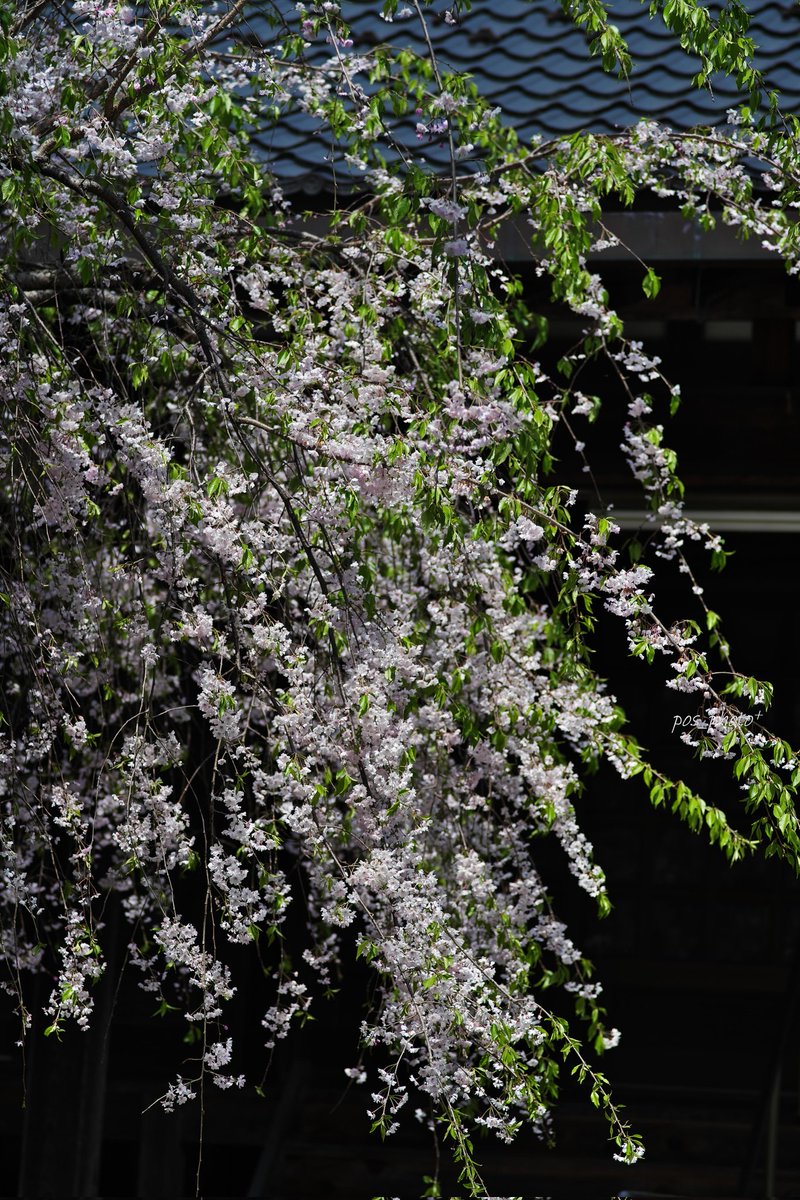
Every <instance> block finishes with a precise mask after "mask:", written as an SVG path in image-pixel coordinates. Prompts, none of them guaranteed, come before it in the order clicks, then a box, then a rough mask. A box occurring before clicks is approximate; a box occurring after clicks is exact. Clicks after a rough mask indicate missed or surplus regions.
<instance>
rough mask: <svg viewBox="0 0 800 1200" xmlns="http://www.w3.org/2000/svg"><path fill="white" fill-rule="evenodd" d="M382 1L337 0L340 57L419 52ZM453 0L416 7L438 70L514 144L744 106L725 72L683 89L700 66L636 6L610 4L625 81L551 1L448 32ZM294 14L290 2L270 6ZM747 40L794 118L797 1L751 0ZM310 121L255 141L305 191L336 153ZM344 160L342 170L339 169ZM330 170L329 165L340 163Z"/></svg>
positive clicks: (316, 55) (470, 15)
mask: <svg viewBox="0 0 800 1200" xmlns="http://www.w3.org/2000/svg"><path fill="white" fill-rule="evenodd" d="M380 2H381V0H341V11H342V17H343V18H344V20H345V21H346V22H347V23H348V24H349V25H350V29H351V36H352V38H353V46H352V48H351V49H350V51H349V53H352V54H356V55H359V54H363V53H364V52H366V51H369V50H370V49H372V48H373V47H374V46H376V45H378V44H381V43H391V44H393V45H396V46H403V47H408V48H410V49H412V50H415V51H417V52H418V53H420V54H425V53H426V52H427V51H426V43H425V38H424V34H423V30H422V28H421V26H420V23H419V20H418V19H417V17H416V15H414V17H413V18H407V19H395V20H394V21H391V22H388V21H385V20H384V19H383V18H382V17H381V15H380ZM451 2H452V0H434V2H433V3H432V4H431V5H429V6H426V7H425V9H424V13H425V18H426V22H427V24H428V29H429V33H430V37H431V40H432V42H433V44H434V46H435V48H436V53H437V57H438V58H439V61H440V64H441V65H442V67H443V69H444V70H446V71H452V72H468V73H469V74H471V76H472V77H473V79H474V81H475V82H476V84H477V86H478V88H479V90H480V92H481V93H482V94H483V95H484V96H486V97H487V98H488V99H490V101H491V102H492V103H493V104H496V105H499V106H500V107H501V109H502V110H503V114H504V118H505V120H506V122H507V123H508V124H511V125H513V127H514V128H515V129H516V130H517V132H518V134H519V135H520V137H521V139H522V140H523V141H525V140H528V139H529V138H530V137H531V136H532V135H534V134H544V135H545V136H552V135H554V134H555V135H558V134H561V133H566V132H568V131H573V130H575V129H580V128H585V129H591V130H593V131H596V132H612V131H613V130H615V129H619V128H625V127H627V126H629V125H631V124H633V123H634V122H635V121H636V120H637V119H638V118H639V117H642V116H646V117H650V118H653V119H655V120H663V121H668V122H670V123H672V124H674V125H678V126H679V127H683V128H688V127H691V126H693V125H699V124H715V123H718V122H722V121H724V120H725V114H726V110H727V109H728V108H729V107H730V106H731V104H733V103H735V102H736V101H737V100H741V99H742V98H743V97H741V96H740V95H739V94H738V93H737V89H736V85H735V83H734V82H733V81H732V80H730V79H726V78H724V77H720V78H715V79H714V80H712V84H713V87H712V90H711V91H699V90H697V89H695V88H693V87H692V84H691V79H692V76H693V75H694V74H695V72H696V70H697V67H698V63H697V61H696V60H693V59H692V58H690V57H688V56H686V55H685V54H683V52H682V51H681V50H680V49H679V47H678V46H677V44H676V41H675V38H674V37H673V35H672V34H671V33H669V31H668V30H667V29H666V28H665V27H664V25H663V23H662V22H661V21H660V19H656V20H650V19H649V18H648V14H647V6H646V5H645V6H644V7H643V5H642V3H641V0H612V3H610V4H609V9H610V11H611V19H612V21H613V22H614V23H615V24H616V25H617V26H618V27H619V29H620V31H621V33H622V34H623V36H624V37H625V38H626V40H627V42H628V44H629V47H630V50H631V53H632V56H633V60H634V61H633V70H632V73H631V77H630V79H629V80H620V79H618V78H616V76H614V75H610V74H607V73H605V72H604V71H603V68H602V64H601V63H600V61H599V60H598V59H597V58H590V57H589V56H588V53H587V47H586V40H585V36H584V34H583V32H582V31H581V30H579V29H577V28H576V27H575V26H574V25H573V24H572V23H571V22H570V21H569V20H568V19H567V18H565V16H564V14H563V12H562V10H561V6H560V4H559V3H558V0H474V3H473V7H472V9H471V11H469V12H466V13H463V14H462V15H461V17H460V18H459V23H458V24H456V25H449V24H447V23H446V22H445V20H444V12H445V10H446V8H447V7H448V4H449V3H451ZM278 3H279V5H282V6H284V7H283V11H284V12H285V13H286V14H287V16H289V17H290V19H293V20H294V19H295V17H296V14H295V12H294V7H293V3H292V0H278ZM749 7H750V10H751V12H752V14H753V20H752V24H751V30H750V32H751V36H752V37H753V39H754V42H755V44H756V56H755V61H756V66H757V67H758V68H759V69H760V70H761V71H762V72H763V74H764V76H765V79H766V82H767V85H768V87H775V88H778V89H779V90H780V91H781V93H782V96H783V106H784V108H785V109H786V110H787V111H790V112H800V6H798V5H796V4H792V3H780V2H778V3H776V2H774V0H751V2H750V5H749ZM250 26H251V28H256V29H257V30H258V31H259V32H262V30H263V34H262V36H264V38H265V40H267V39H268V40H276V39H278V40H279V39H280V36H281V35H280V34H277V33H276V32H274V31H270V30H269V29H268V28H267V27H266V24H265V23H264V22H263V20H261V21H259V20H258V19H255V18H251V20H250ZM331 54H332V51H331V47H330V45H327V44H325V42H324V37H323V36H322V35H320V36H319V37H318V38H317V39H316V40H315V41H313V42H311V43H309V46H308V49H307V57H308V58H309V60H310V61H312V62H314V63H316V64H317V65H319V64H320V63H322V62H325V61H327V60H328V59H329V58H330V57H331ZM318 129H319V122H317V121H315V120H314V119H313V118H309V117H308V116H307V114H305V113H302V112H299V111H296V112H291V113H289V114H287V115H286V116H285V117H284V118H282V119H281V121H280V122H279V124H278V126H277V127H276V128H275V130H274V131H270V132H269V133H265V135H264V137H263V138H262V139H261V144H262V145H263V146H264V147H265V148H267V149H266V153H267V156H268V159H269V161H270V163H271V166H272V168H273V170H274V171H275V173H276V174H277V175H278V176H279V177H283V178H285V179H286V180H287V182H289V181H294V182H295V184H297V185H301V186H309V184H310V183H311V181H313V180H314V179H316V180H317V186H323V176H324V174H325V172H326V170H329V167H328V166H326V161H325V160H326V158H330V156H331V154H332V153H333V156H334V158H338V159H339V160H341V159H342V151H341V148H339V149H338V150H337V148H336V147H331V143H330V136H329V135H327V136H325V135H323V136H319V135H316V134H314V133H313V132H312V131H315V130H318ZM394 133H395V136H397V137H398V138H399V139H400V140H402V141H403V142H404V143H405V144H406V145H407V146H408V147H409V148H410V149H411V151H412V152H413V153H414V155H415V156H416V157H418V158H420V157H423V156H424V158H425V161H427V162H429V163H430V162H436V161H439V160H440V159H442V158H443V157H444V155H443V152H441V153H440V152H439V150H438V147H437V146H436V145H431V146H428V145H425V144H422V143H419V142H418V141H417V140H416V138H415V134H414V123H413V121H411V120H408V121H405V122H399V123H397V124H396V125H395V127H394ZM340 165H341V163H340ZM337 169H338V167H337Z"/></svg>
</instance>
